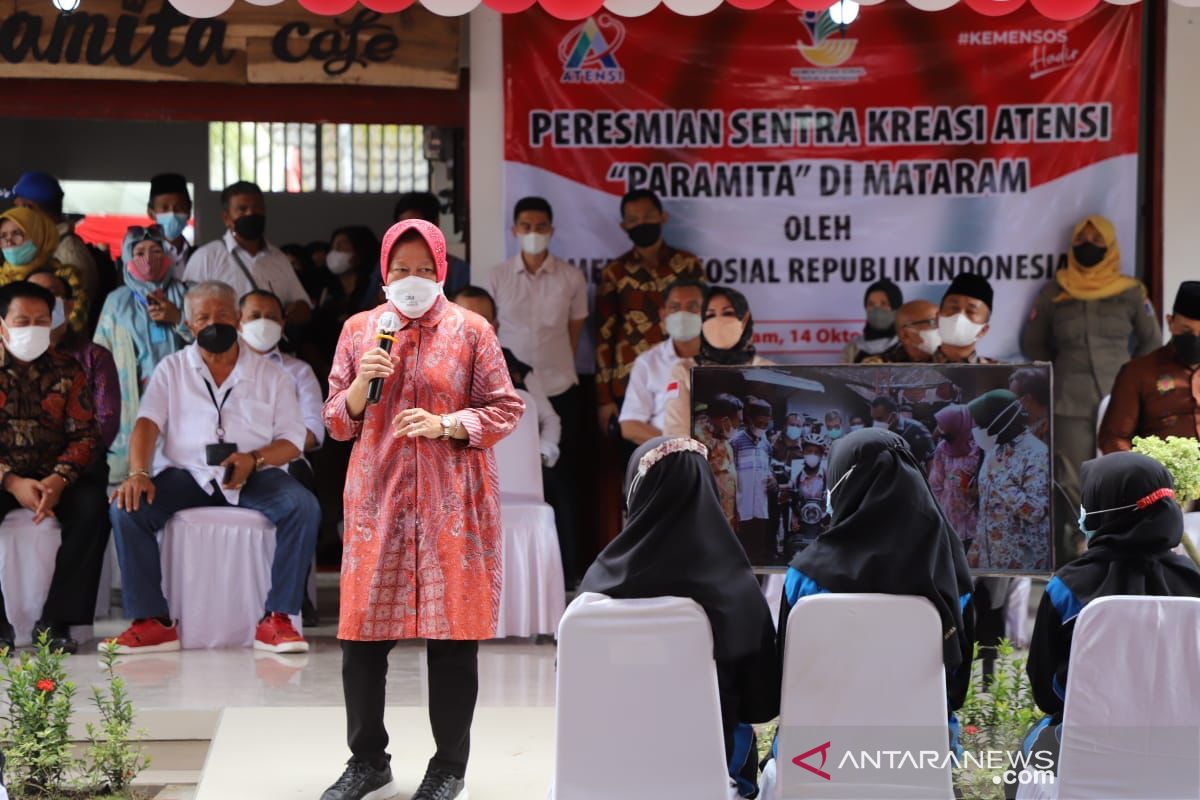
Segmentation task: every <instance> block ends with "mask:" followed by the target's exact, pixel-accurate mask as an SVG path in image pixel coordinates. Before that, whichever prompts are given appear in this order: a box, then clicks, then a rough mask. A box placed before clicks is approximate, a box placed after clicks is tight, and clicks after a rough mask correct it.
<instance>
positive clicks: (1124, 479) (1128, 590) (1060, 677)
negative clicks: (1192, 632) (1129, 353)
mask: <svg viewBox="0 0 1200 800" xmlns="http://www.w3.org/2000/svg"><path fill="white" fill-rule="evenodd" d="M1082 472H1083V505H1082V506H1081V507H1080V509H1079V527H1080V529H1082V530H1083V531H1084V535H1085V536H1086V537H1087V550H1086V551H1085V552H1084V553H1083V555H1081V556H1080V557H1079V558H1077V559H1076V560H1075V561H1073V562H1071V563H1070V564H1068V565H1066V566H1065V567H1063V568H1062V569H1060V570H1059V571H1058V572H1056V573H1054V577H1053V578H1051V579H1050V583H1049V584H1047V586H1046V593H1045V594H1044V595H1043V596H1042V602H1041V605H1040V606H1039V607H1038V613H1037V622H1036V624H1035V625H1034V629H1033V641H1032V643H1031V644H1030V647H1029V662H1028V665H1027V667H1026V670H1027V672H1028V673H1029V683H1030V685H1031V686H1032V687H1033V699H1034V700H1035V701H1036V702H1037V704H1038V707H1039V708H1040V709H1042V711H1045V712H1046V717H1045V719H1043V720H1042V721H1041V722H1039V723H1038V725H1037V726H1036V727H1035V728H1034V729H1033V731H1032V732H1031V733H1030V735H1029V736H1028V737H1027V738H1026V740H1025V749H1026V752H1032V751H1041V750H1046V751H1049V752H1052V753H1055V754H1057V752H1058V730H1057V729H1058V727H1059V726H1060V725H1061V724H1062V715H1063V706H1064V702H1065V700H1066V688H1067V686H1068V675H1067V668H1068V660H1069V658H1070V655H1071V640H1072V637H1073V636H1074V633H1075V620H1076V618H1077V617H1078V616H1079V612H1080V611H1082V610H1083V608H1084V607H1085V606H1086V605H1087V604H1088V603H1090V602H1092V601H1093V600H1095V599H1096V598H1098V597H1108V596H1110V595H1135V596H1136V595H1141V596H1150V597H1200V570H1198V569H1197V568H1196V565H1195V564H1193V563H1192V562H1191V560H1190V559H1188V558H1186V557H1185V556H1181V555H1177V554H1175V553H1173V552H1172V550H1173V549H1174V548H1175V547H1177V546H1178V545H1179V543H1180V541H1181V540H1182V537H1183V514H1182V512H1181V511H1180V508H1179V504H1178V503H1176V502H1175V500H1174V497H1175V491H1174V484H1173V482H1172V481H1171V473H1169V472H1167V470H1166V468H1165V467H1163V466H1162V465H1161V464H1159V463H1158V462H1157V461H1155V460H1153V459H1151V458H1148V457H1146V456H1143V455H1141V454H1139V453H1113V454H1111V455H1107V456H1104V457H1103V458H1097V459H1094V460H1091V461H1088V462H1086V463H1085V464H1084V465H1083V470H1082ZM1055 760H1057V757H1056V759H1055Z"/></svg>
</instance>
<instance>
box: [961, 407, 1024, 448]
mask: <svg viewBox="0 0 1200 800" xmlns="http://www.w3.org/2000/svg"><path fill="white" fill-rule="evenodd" d="M1009 410H1012V411H1013V415H1012V417H1010V418H1009V419H1008V421H1007V422H1005V423H1004V424H1003V425H1000V420H1001V419H1002V418H1003V417H1004V416H1005V415H1007V414H1008V412H1009ZM1020 413H1021V401H1020V400H1017V401H1015V402H1012V403H1009V404H1008V405H1007V406H1005V407H1004V408H1003V409H1002V410H1001V411H1000V413H999V414H997V415H996V417H995V419H993V420H992V421H991V422H989V423H988V425H987V427H986V428H973V429H972V430H971V435H972V436H973V437H974V438H975V444H977V445H979V449H980V450H983V451H984V452H987V451H989V450H992V449H994V448H995V447H996V442H997V441H999V439H1000V434H1002V433H1004V431H1005V430H1007V429H1008V426H1009V425H1011V424H1012V421H1013V420H1014V419H1016V418H1017V415H1019V414H1020ZM997 425H1000V427H999V428H997V430H996V432H995V433H994V434H992V433H988V431H990V430H991V429H992V428H996V426H997Z"/></svg>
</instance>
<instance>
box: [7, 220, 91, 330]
mask: <svg viewBox="0 0 1200 800" xmlns="http://www.w3.org/2000/svg"><path fill="white" fill-rule="evenodd" d="M57 247H58V228H57V227H56V226H55V224H54V221H53V220H52V219H50V217H48V216H46V215H45V214H43V213H42V212H40V211H37V210H35V209H32V208H22V207H20V206H18V207H15V208H10V209H9V210H8V211H5V212H4V213H3V214H0V253H2V254H3V259H0V286H6V285H8V284H10V283H13V282H15V281H23V280H26V279H27V278H28V277H29V276H30V275H32V274H33V273H35V272H41V271H43V270H49V271H51V272H53V273H54V274H55V275H57V276H58V277H60V278H62V279H63V281H65V282H66V284H67V285H68V286H70V287H71V296H72V297H74V298H75V308H74V310H73V311H72V312H71V316H70V317H69V318H68V320H67V321H68V322H69V323H70V324H71V330H73V331H75V332H76V333H82V332H83V331H84V330H86V329H87V324H88V309H89V308H90V302H91V298H90V297H89V296H88V294H87V292H86V291H84V288H83V284H82V282H81V281H80V278H79V271H78V270H77V269H76V268H75V267H74V266H73V265H71V264H63V263H60V262H59V261H58V260H57V259H56V258H55V257H54V251H55V249H57Z"/></svg>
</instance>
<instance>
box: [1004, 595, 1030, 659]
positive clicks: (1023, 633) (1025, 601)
mask: <svg viewBox="0 0 1200 800" xmlns="http://www.w3.org/2000/svg"><path fill="white" fill-rule="evenodd" d="M1032 586H1033V581H1031V580H1030V579H1029V578H1013V579H1012V580H1011V581H1009V582H1008V595H1007V596H1005V598H1004V630H1005V631H1007V635H1008V640H1009V641H1010V642H1012V643H1013V646H1014V647H1019V648H1021V649H1024V648H1026V647H1029V590H1030V589H1031V588H1032Z"/></svg>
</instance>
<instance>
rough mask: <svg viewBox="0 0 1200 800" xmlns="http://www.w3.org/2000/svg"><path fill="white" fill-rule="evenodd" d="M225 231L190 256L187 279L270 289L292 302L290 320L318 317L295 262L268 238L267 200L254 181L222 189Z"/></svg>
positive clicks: (237, 288) (240, 290)
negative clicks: (313, 312)
mask: <svg viewBox="0 0 1200 800" xmlns="http://www.w3.org/2000/svg"><path fill="white" fill-rule="evenodd" d="M221 208H222V209H223V214H222V218H223V219H224V221H225V228H226V231H225V235H224V236H223V237H222V238H220V239H218V240H216V241H215V242H209V243H208V244H206V245H204V246H203V247H201V248H200V249H198V250H197V251H196V252H195V253H193V254H192V257H191V258H190V259H188V264H187V269H186V270H185V271H184V273H183V280H184V281H185V282H186V283H189V284H194V283H201V282H203V281H220V282H221V283H226V284H229V286H231V287H232V288H233V291H234V293H235V294H236V295H237V296H238V297H241V296H243V295H245V294H248V293H249V292H252V291H254V290H255V289H264V290H266V291H268V292H271V293H272V294H274V295H275V296H277V297H278V298H279V299H280V300H282V301H283V302H284V304H285V306H286V312H287V324H288V325H303V324H304V323H306V322H308V320H309V319H310V318H311V317H312V301H311V300H310V299H309V297H308V292H306V291H304V285H303V284H302V283H300V278H299V277H298V276H297V275H296V271H295V270H293V269H292V263H291V262H290V261H288V257H287V256H286V255H284V253H283V252H282V251H280V250H279V248H277V247H275V246H274V245H272V244H271V243H270V242H268V241H267V239H266V236H265V233H264V232H265V231H266V227H267V211H266V202H265V201H264V200H263V194H262V190H261V189H259V188H258V186H256V185H255V184H253V183H249V182H247V181H238V182H237V183H234V184H231V185H229V186H227V187H225V190H224V191H223V192H221Z"/></svg>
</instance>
